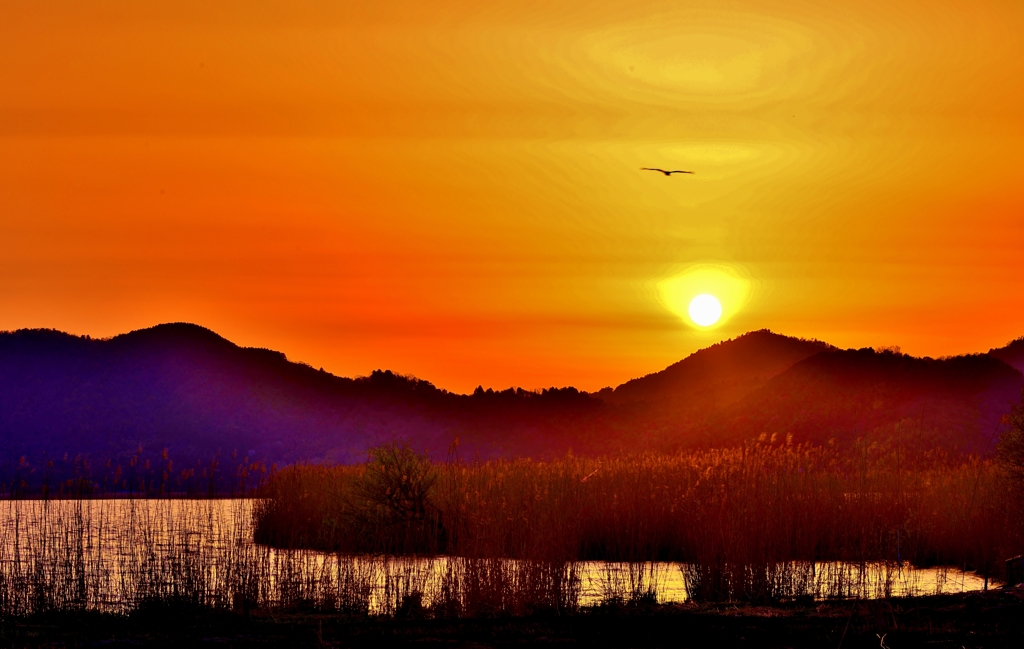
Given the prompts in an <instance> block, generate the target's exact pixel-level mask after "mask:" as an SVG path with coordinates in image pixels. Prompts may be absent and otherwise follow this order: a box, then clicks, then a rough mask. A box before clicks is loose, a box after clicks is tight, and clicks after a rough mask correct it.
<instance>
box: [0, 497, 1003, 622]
mask: <svg viewBox="0 0 1024 649" xmlns="http://www.w3.org/2000/svg"><path fill="white" fill-rule="evenodd" d="M252 506H253V501H251V500H245V499H234V500H140V499H124V500H52V501H42V500H14V501H12V500H8V501H4V502H3V503H0V613H3V614H15V615H18V614H30V613H35V612H41V611H48V610H100V611H109V612H129V611H132V610H135V609H137V608H139V607H140V606H145V605H147V604H149V603H152V602H168V601H173V602H184V603H188V604H194V605H201V606H215V607H221V608H231V609H236V610H243V611H244V610H248V609H251V608H257V607H285V608H287V607H300V608H301V607H307V608H311V609H318V610H334V611H338V612H342V613H353V614H368V613H369V614H376V613H379V614H396V613H398V614H401V613H403V612H411V610H412V609H419V608H423V607H432V608H434V609H436V610H441V611H445V610H447V611H450V612H452V613H453V614H481V613H483V614H488V613H513V614H518V613H525V612H529V611H530V610H535V609H537V608H549V609H550V608H557V609H561V610H571V609H575V608H579V607H587V606H593V605H597V604H602V603H610V602H628V601H638V600H639V601H648V602H654V601H657V602H661V603H664V602H685V601H686V600H687V598H688V596H687V584H688V583H692V581H693V580H694V579H697V578H700V575H701V574H702V573H701V572H700V570H699V567H696V566H692V565H689V564H682V563H669V562H660V563H654V562H640V563H611V562H599V561H587V562H557V563H552V562H536V561H521V560H510V559H473V558H464V557H431V558H402V557H379V556H346V555H335V554H330V553H324V552H317V551H311V550H277V549H273V548H269V547H266V546H261V545H257V544H255V543H253V542H252V528H251V514H252ZM730 569H733V570H740V571H741V572H742V574H743V575H745V576H746V577H747V578H750V579H757V580H769V581H770V582H771V587H772V589H773V592H778V593H779V594H780V596H782V597H785V596H800V595H802V596H809V597H814V598H818V599H825V598H832V597H842V598H879V597H888V596H906V595H930V594H943V593H959V592H964V591H971V590H980V589H982V588H983V587H984V581H983V580H982V579H981V578H979V577H978V576H977V575H974V574H971V573H963V572H961V571H959V570H955V569H946V568H929V569H915V568H911V567H910V566H907V565H906V564H904V565H903V566H897V565H895V564H894V563H889V564H885V563H866V564H853V563H844V562H789V563H787V564H784V565H775V566H768V567H765V566H740V567H730Z"/></svg>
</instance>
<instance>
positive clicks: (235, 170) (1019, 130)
mask: <svg viewBox="0 0 1024 649" xmlns="http://www.w3.org/2000/svg"><path fill="white" fill-rule="evenodd" d="M213 5H216V6H213ZM1022 53H1024V4H1021V3H1020V2H1016V1H1012V2H976V1H971V2H921V3H917V4H911V3H897V2H892V1H891V0H886V1H882V2H873V1H865V0H843V1H835V2H827V3H821V2H770V3H769V2H735V3H732V2H722V1H720V0H715V1H711V2H685V3H682V2H649V1H647V0H630V1H629V2H622V1H616V2H594V1H591V2H558V1H544V2H525V1H524V0H490V1H488V2H476V1H469V0H467V1H465V2H462V1H450V2H379V1H368V2H356V1H352V0H347V1H346V2H337V1H329V2H328V1H322V2H319V1H307V2H281V3H266V2H254V1H252V0H248V1H246V2H218V3H208V2H187V1H183V0H174V1H168V2H164V1H162V0H160V1H158V0H147V2H134V1H133V2H93V1H91V0H80V1H77V2H74V3H60V7H59V10H57V8H56V5H53V4H51V3H26V2H8V1H6V0H0V61H2V63H0V329H16V328H20V327H54V328H58V329H62V330H66V331H71V332H74V333H83V334H84V333H88V334H91V335H94V336H109V335H113V334H116V333H120V332H124V331H128V330H131V329H136V328H141V327H146V326H150V325H153V324H156V323H159V322H166V321H190V322H196V323H199V324H203V325H205V326H208V327H210V328H212V329H214V330H215V331H217V332H219V333H221V334H222V335H224V336H226V337H227V338H229V339H231V340H233V341H235V342H237V343H239V344H243V345H253V346H263V347H270V348H275V349H279V350H281V351H284V352H286V353H287V354H288V356H289V357H290V358H292V359H293V360H299V361H304V362H308V363H310V364H312V365H314V366H316V367H319V366H323V367H324V368H325V369H328V370H330V371H332V372H335V373H337V374H342V375H359V374H365V373H368V372H369V371H370V370H372V369H375V368H378V367H387V368H391V369H394V370H396V371H400V372H405V373H412V374H415V375H417V376H420V377H422V378H426V379H429V380H431V381H433V382H434V383H435V384H437V385H439V386H441V387H445V388H448V389H453V390H457V391H467V390H471V389H472V388H473V387H475V386H476V385H477V384H480V383H482V384H483V385H485V386H493V387H496V388H503V387H507V386H510V385H517V386H523V387H527V388H535V387H541V386H550V385H567V384H573V385H576V386H578V387H581V388H584V389H597V388H600V387H602V386H604V385H609V384H610V385H616V384H618V383H621V382H623V381H625V380H627V379H629V378H631V377H634V376H638V375H642V374H645V373H648V372H651V371H655V370H658V369H661V368H663V367H665V366H666V365H668V364H669V363H671V362H674V361H676V360H678V359H680V358H682V357H683V356H685V355H686V354H688V353H690V352H692V351H694V350H695V349H697V348H700V347H703V346H706V345H707V344H709V343H711V342H715V341H717V340H719V339H722V338H726V337H730V336H734V335H737V334H739V333H742V332H744V331H747V330H750V329H757V328H762V327H768V328H771V329H773V330H775V331H778V332H781V333H786V334H791V335H800V336H808V337H816V338H821V339H824V340H827V341H829V342H832V343H834V344H837V345H840V346H856V347H860V346H878V345H893V344H898V345H901V346H902V347H903V349H904V351H908V352H911V353H915V354H929V355H934V356H937V355H941V354H953V353H962V352H968V351H984V350H987V349H988V348H990V347H993V346H1000V345H1003V344H1005V343H1006V342H1008V341H1009V340H1010V339H1012V338H1016V337H1018V336H1022V335H1024V281H1022V280H1024V155H1022V154H1024V55H1022ZM642 166H663V167H671V168H676V169H692V170H694V171H696V174H695V175H693V176H673V177H671V178H666V177H663V176H661V175H660V174H656V173H652V172H645V171H640V170H639V167H642ZM695 265H699V266H702V267H714V268H719V269H725V270H726V271H728V272H729V273H732V274H733V275H735V276H736V277H739V278H741V279H742V281H743V282H745V283H746V284H745V286H746V287H747V293H746V295H745V298H744V300H743V301H742V303H737V304H736V305H734V306H735V309H734V311H735V313H733V315H732V316H731V318H729V319H728V320H727V321H725V322H723V323H722V324H721V325H720V326H718V327H716V328H713V329H711V330H708V331H698V330H697V329H695V328H694V327H692V326H691V325H690V324H688V323H687V322H686V321H685V320H684V319H683V318H681V317H680V316H679V315H677V314H676V313H673V312H672V311H671V310H670V309H669V308H667V305H666V303H664V302H663V296H662V293H661V291H660V288H659V287H660V286H662V285H661V284H660V282H663V281H665V280H668V279H670V278H672V277H675V276H677V275H680V274H685V273H686V272H687V270H688V269H692V268H693V267H694V266H695ZM727 310H728V309H727Z"/></svg>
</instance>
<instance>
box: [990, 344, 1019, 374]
mask: <svg viewBox="0 0 1024 649" xmlns="http://www.w3.org/2000/svg"><path fill="white" fill-rule="evenodd" d="M988 355H989V356H992V357H994V358H998V359H999V360H1001V361H1003V362H1004V363H1006V364H1007V365H1009V366H1010V367H1013V368H1016V369H1017V371H1018V372H1024V338H1018V339H1017V340H1014V341H1013V342H1011V343H1009V344H1008V345H1006V347H1000V348H999V349H990V350H988Z"/></svg>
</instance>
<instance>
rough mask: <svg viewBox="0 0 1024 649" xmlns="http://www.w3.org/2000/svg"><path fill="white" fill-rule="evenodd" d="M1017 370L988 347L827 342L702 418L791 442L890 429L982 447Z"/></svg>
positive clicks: (1015, 388) (1017, 384)
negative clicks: (944, 350)
mask: <svg viewBox="0 0 1024 649" xmlns="http://www.w3.org/2000/svg"><path fill="white" fill-rule="evenodd" d="M1022 388H1024V376H1022V375H1021V373H1020V372H1019V371H1018V370H1016V369H1014V368H1012V367H1010V366H1009V365H1007V364H1006V363H1004V362H1003V361H1001V360H999V359H997V358H994V357H993V356H990V355H986V354H975V355H969V356H958V357H955V358H946V359H939V360H935V359H931V358H915V357H912V356H908V355H905V354H900V353H898V352H895V353H894V352H892V351H884V352H876V351H874V350H872V349H860V350H853V349H850V350H837V349H832V350H828V351H824V352H821V353H818V354H815V355H814V356H810V357H808V358H806V359H803V360H801V361H799V362H798V363H795V364H794V365H793V366H792V367H790V368H788V369H787V370H785V371H784V372H781V373H779V374H778V375H777V376H775V377H773V378H772V379H770V380H769V381H767V382H766V383H765V385H764V386H762V387H761V388H759V389H757V390H755V391H753V392H751V393H750V394H748V395H747V396H746V397H744V398H743V399H742V400H740V401H738V402H736V403H735V404H733V405H731V406H730V407H728V408H724V409H721V410H719V411H718V412H716V413H715V414H714V415H713V416H712V417H711V418H710V419H709V420H708V421H707V422H706V423H705V424H704V427H703V431H702V432H703V434H704V435H711V436H713V437H714V439H716V440H717V441H719V442H721V441H723V440H725V439H728V438H732V439H743V438H746V437H750V436H754V435H758V434H760V433H769V434H771V433H778V434H784V435H785V434H792V435H793V436H794V438H795V440H796V441H804V442H814V443H825V442H827V441H828V440H830V439H832V440H836V441H838V442H850V441H852V440H854V439H856V438H857V437H860V436H864V435H868V434H871V433H875V438H876V439H878V438H879V437H884V436H886V435H889V434H892V433H894V432H895V425H896V424H897V423H899V424H900V425H901V428H902V429H903V431H902V432H903V434H904V435H905V436H906V437H907V438H913V439H915V440H923V441H925V442H926V446H941V447H946V448H959V449H961V450H970V451H978V452H981V451H984V450H985V449H986V447H988V445H989V443H990V441H991V439H992V435H993V433H994V432H995V431H996V426H997V425H998V423H999V419H1000V417H1001V416H1002V415H1003V414H1004V413H1005V412H1007V411H1008V409H1009V405H1008V404H1009V403H1010V402H1012V401H1014V400H1016V399H1019V398H1020V397H1021V389H1022Z"/></svg>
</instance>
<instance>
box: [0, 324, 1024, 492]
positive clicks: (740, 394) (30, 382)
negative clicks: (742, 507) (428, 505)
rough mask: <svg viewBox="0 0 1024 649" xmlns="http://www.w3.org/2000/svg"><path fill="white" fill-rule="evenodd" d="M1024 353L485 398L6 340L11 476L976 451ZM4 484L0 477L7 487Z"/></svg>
mask: <svg viewBox="0 0 1024 649" xmlns="http://www.w3.org/2000/svg"><path fill="white" fill-rule="evenodd" d="M1022 350H1024V342H1022V341H1021V340H1018V341H1015V342H1014V343H1011V344H1010V345H1008V346H1007V347H1005V348H1002V349H999V350H993V351H991V352H989V353H988V354H986V355H975V356H964V357H957V358H953V359H944V360H933V359H919V358H913V357H910V356H906V355H901V354H896V353H892V352H885V353H877V352H874V351H872V350H845V351H842V350H838V349H836V348H835V347H832V346H831V345H828V344H826V343H823V342H819V341H813V340H802V339H797V338H791V337H787V336H781V335H779V334H775V333H772V332H770V331H766V330H762V331H755V332H751V333H748V334H745V335H743V336H740V337H738V338H736V339H734V340H729V341H724V342H721V343H718V344H716V345H713V346H711V347H709V348H707V349H703V350H700V351H698V352H695V353H694V354H691V355H690V356H688V357H687V358H685V359H683V360H681V361H679V362H678V363H675V364H673V365H671V366H670V367H668V368H666V369H665V370H663V371H661V372H657V373H654V374H650V375H648V376H645V377H642V378H638V379H634V380H632V381H628V382H626V383H624V384H622V385H620V386H618V387H617V388H615V389H614V390H612V389H606V390H602V391H601V392H600V393H597V394H587V393H585V392H580V391H578V390H576V389H574V388H557V389H556V388H552V389H549V390H543V391H541V392H532V391H525V390H521V389H514V390H513V389H509V390H504V391H498V392H495V391H492V390H484V389H482V388H479V389H478V390H476V391H475V392H474V393H473V394H472V395H460V394H453V393H450V392H447V391H445V390H440V389H438V388H436V387H435V386H434V385H432V384H431V383H429V382H428V381H424V380H420V379H416V378H412V377H406V376H400V375H398V374H395V373H393V372H390V371H375V372H373V373H372V374H371V375H370V376H366V377H359V378H343V377H338V376H334V375H332V374H330V373H328V372H324V371H323V370H318V369H315V368H313V367H310V366H308V365H304V364H300V363H293V362H290V361H289V360H288V359H287V358H286V357H285V355H284V354H282V353H280V352H275V351H271V350H267V349H254V348H243V347H239V346H237V345H235V344H233V343H231V342H230V341H228V340H225V339H224V338H222V337H220V336H218V335H217V334H215V333H214V332H212V331H209V330H208V329H204V328H203V327H199V326H196V325H191V324H183V323H177V324H165V325H159V326H156V327H153V328H150V329H144V330H140V331H134V332H131V333H128V334H124V335H120V336H116V337H114V338H111V339H106V340H98V339H91V338H88V337H78V336H72V335H69V334H65V333H61V332H58V331H52V330H20V331H15V332H2V333H0V473H2V471H3V468H2V467H4V466H12V465H13V464H17V463H18V462H19V459H20V458H21V457H22V456H25V457H26V458H28V461H29V462H35V463H36V464H34V465H33V466H36V465H38V463H39V461H40V460H39V458H41V457H43V456H44V455H45V456H46V457H49V458H58V457H63V456H64V455H65V454H67V455H68V456H70V457H74V456H76V455H82V456H84V457H89V458H92V459H93V461H101V462H102V461H105V460H107V459H110V460H112V461H113V462H114V464H117V463H121V462H127V461H128V459H129V458H130V457H132V456H133V455H135V454H137V453H138V449H139V447H142V449H143V455H146V456H147V457H156V456H158V455H162V452H163V449H167V454H168V456H169V457H173V458H176V460H175V461H177V462H179V466H181V465H183V464H189V463H193V464H194V463H196V462H201V461H204V460H205V459H207V458H209V457H212V456H215V455H217V454H218V453H219V454H221V457H228V456H230V455H238V456H240V457H242V458H249V459H254V460H259V461H262V462H266V463H268V464H269V463H278V464H281V463H287V462H295V461H300V460H309V461H334V462H353V461H359V460H362V459H363V458H365V456H366V450H367V448H368V447H370V446H372V445H374V444H377V443H380V442H381V441H384V440H388V439H393V438H396V437H398V438H405V439H408V440H410V441H412V442H413V444H414V445H415V446H416V447H418V448H421V449H424V448H426V449H430V450H431V452H432V453H433V454H434V455H436V456H444V454H445V453H446V452H447V450H448V449H449V446H450V445H451V443H452V441H453V440H454V439H456V438H459V439H460V440H461V446H459V448H458V452H459V453H460V455H461V456H462V457H464V458H472V457H477V456H479V457H482V458H488V457H497V456H523V455H527V456H533V457H550V456H553V455H559V454H562V453H565V452H566V451H568V450H569V449H572V450H573V451H574V452H577V453H604V452H616V451H621V450H641V449H646V448H678V447H686V446H694V445H701V446H704V445H720V444H731V443H735V442H737V441H739V440H742V439H744V438H748V437H753V436H757V435H759V434H761V433H765V432H767V433H780V434H793V435H794V436H795V437H796V438H797V439H800V440H806V441H813V442H825V441H828V440H829V439H836V440H838V441H840V442H844V441H850V440H852V439H854V438H856V437H857V436H862V435H865V434H884V431H886V430H890V429H892V427H893V426H895V425H896V423H898V422H904V423H903V424H901V425H904V426H905V427H906V426H909V425H910V424H909V423H906V422H909V421H917V422H919V423H918V425H917V432H918V437H919V439H922V440H923V439H925V438H927V439H928V440H929V443H934V444H940V445H943V446H946V447H949V448H964V449H977V448H979V447H980V446H982V445H983V444H982V441H983V440H984V439H987V437H988V436H990V435H991V432H990V431H991V427H992V426H994V422H996V421H998V418H999V417H1000V416H1001V415H1002V414H1003V413H1004V412H1006V411H1007V409H1008V406H1007V404H1008V402H1009V401H1010V400H1011V399H1014V398H1016V397H1019V395H1020V390H1021V386H1022V385H1024V377H1022V375H1021V373H1020V371H1019V369H1014V367H1011V365H1013V366H1015V367H1019V364H1020V361H1021V355H1022ZM5 479H6V478H4V477H3V475H0V482H2V481H3V480H5Z"/></svg>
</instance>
